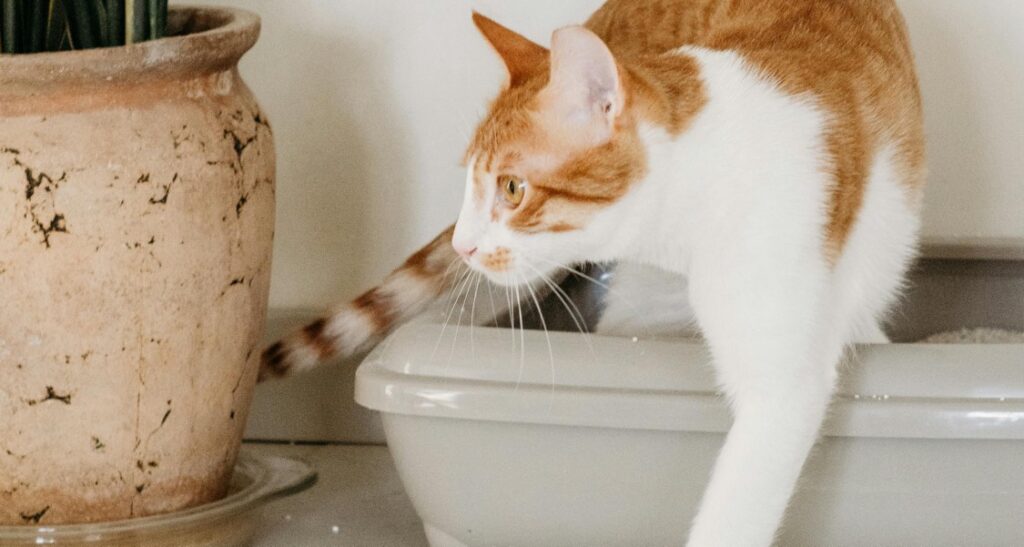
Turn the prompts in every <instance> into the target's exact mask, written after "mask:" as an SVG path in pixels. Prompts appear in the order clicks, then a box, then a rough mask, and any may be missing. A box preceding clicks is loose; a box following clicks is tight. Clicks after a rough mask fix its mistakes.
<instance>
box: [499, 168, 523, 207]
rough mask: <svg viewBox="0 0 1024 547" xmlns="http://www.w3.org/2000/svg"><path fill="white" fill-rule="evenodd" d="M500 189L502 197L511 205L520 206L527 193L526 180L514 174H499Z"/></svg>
mask: <svg viewBox="0 0 1024 547" xmlns="http://www.w3.org/2000/svg"><path fill="white" fill-rule="evenodd" d="M498 191H499V192H501V199H502V200H504V201H505V203H507V204H508V205H509V206H510V207H518V206H519V204H520V203H522V202H523V195H524V194H526V181H525V180H523V179H521V178H519V177H516V176H514V175H500V176H498Z"/></svg>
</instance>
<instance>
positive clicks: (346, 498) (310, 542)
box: [246, 443, 427, 547]
mask: <svg viewBox="0 0 1024 547" xmlns="http://www.w3.org/2000/svg"><path fill="white" fill-rule="evenodd" d="M246 447H247V449H249V450H253V451H255V452H257V453H262V454H273V455H276V456H288V457H293V458H297V459H301V460H304V461H306V462H309V463H311V464H312V465H313V466H314V467H315V468H316V469H317V471H318V472H319V474H320V479H319V481H318V482H317V484H316V485H315V486H313V488H311V489H309V490H307V491H305V492H302V493H300V494H297V495H295V496H292V497H288V498H284V499H281V500H277V501H275V502H272V503H271V504H270V505H268V506H267V507H266V508H265V509H264V510H263V523H262V525H261V527H260V530H259V533H258V535H257V537H256V540H255V542H254V543H253V545H254V546H255V547H306V546H310V547H312V546H320V545H346V546H363V545H365V546H373V547H406V546H411V547H421V546H426V545H427V540H426V537H425V536H424V535H423V528H422V526H421V524H420V520H419V518H418V517H417V516H416V513H415V512H414V511H413V508H412V504H410V502H409V498H408V497H406V495H405V490H403V489H402V484H401V482H400V481H399V479H398V474H397V472H396V471H395V467H394V464H393V463H392V461H391V456H390V455H389V454H388V451H387V448H386V447H383V446H337V445H334V446H301V445H300V446H289V445H273V444H255V443H246Z"/></svg>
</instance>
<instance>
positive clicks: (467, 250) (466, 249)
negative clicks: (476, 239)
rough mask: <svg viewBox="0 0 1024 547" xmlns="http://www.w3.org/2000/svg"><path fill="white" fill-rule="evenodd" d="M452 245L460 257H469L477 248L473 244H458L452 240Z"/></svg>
mask: <svg viewBox="0 0 1024 547" xmlns="http://www.w3.org/2000/svg"><path fill="white" fill-rule="evenodd" d="M452 247H454V248H455V252H456V253H459V256H461V257H462V258H469V257H471V256H473V253H475V252H476V249H477V247H476V246H475V245H474V246H472V247H470V246H469V245H460V244H458V243H455V242H452Z"/></svg>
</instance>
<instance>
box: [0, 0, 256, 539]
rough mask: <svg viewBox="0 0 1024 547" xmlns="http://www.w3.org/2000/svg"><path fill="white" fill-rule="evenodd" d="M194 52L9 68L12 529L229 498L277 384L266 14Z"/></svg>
mask: <svg viewBox="0 0 1024 547" xmlns="http://www.w3.org/2000/svg"><path fill="white" fill-rule="evenodd" d="M169 20H170V29H171V33H172V34H173V35H174V36H173V37H170V38H166V39H163V40H157V41H153V42H145V43H142V44H137V45H133V46H128V47H118V48H108V49H95V50H88V51H78V52H64V53H44V54H33V55H21V56H17V55H8V56H3V57H0V523H5V524H11V523H14V524H47V523H67V522H86V521H102V520H112V519H123V518H130V517H137V516H142V515H148V514H153V513H161V512H167V511H173V510H176V509H180V508H184V507H188V506H193V505H197V504H201V503H204V502H208V501H211V500H214V499H216V498H218V497H220V496H222V495H224V494H225V491H226V487H227V481H228V478H229V475H230V472H231V469H232V466H233V464H234V462H235V456H236V454H237V453H238V447H239V443H240V439H241V435H242V430H243V427H244V425H245V420H246V415H247V413H248V408H249V401H250V399H251V397H252V391H253V386H254V382H255V377H256V370H257V359H258V355H259V348H258V347H257V344H258V343H259V340H260V334H261V331H262V329H263V323H264V318H265V311H266V303H267V290H268V284H269V276H270V255H271V238H272V235H273V226H274V148H273V142H272V138H271V132H270V127H269V125H268V124H267V121H266V118H265V117H264V115H263V114H262V113H261V112H260V109H259V107H258V106H257V104H256V101H255V99H254V98H253V96H252V94H251V93H250V91H249V89H248V88H247V87H246V85H245V83H244V82H242V80H241V79H240V78H239V76H238V72H237V69H236V63H237V62H238V59H239V57H241V55H242V54H243V53H245V51H246V50H248V49H249V48H250V47H251V46H252V45H253V43H254V42H255V41H256V38H257V36H258V34H259V19H258V18H257V17H256V16H255V15H253V14H251V13H248V12H245V11H237V10H225V9H206V8H185V9H176V10H172V13H171V15H170V17H169Z"/></svg>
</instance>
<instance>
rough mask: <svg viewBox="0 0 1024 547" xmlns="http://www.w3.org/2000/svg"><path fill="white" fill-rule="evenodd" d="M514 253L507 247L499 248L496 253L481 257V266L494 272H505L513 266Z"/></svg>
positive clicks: (495, 250)
mask: <svg viewBox="0 0 1024 547" xmlns="http://www.w3.org/2000/svg"><path fill="white" fill-rule="evenodd" d="M511 260H512V251H510V250H509V249H508V248H507V247H498V248H496V249H494V252H492V253H488V254H485V255H483V256H481V257H480V264H481V265H483V267H484V268H487V269H488V270H491V271H492V272H504V271H507V270H508V267H509V266H510V265H511Z"/></svg>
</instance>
